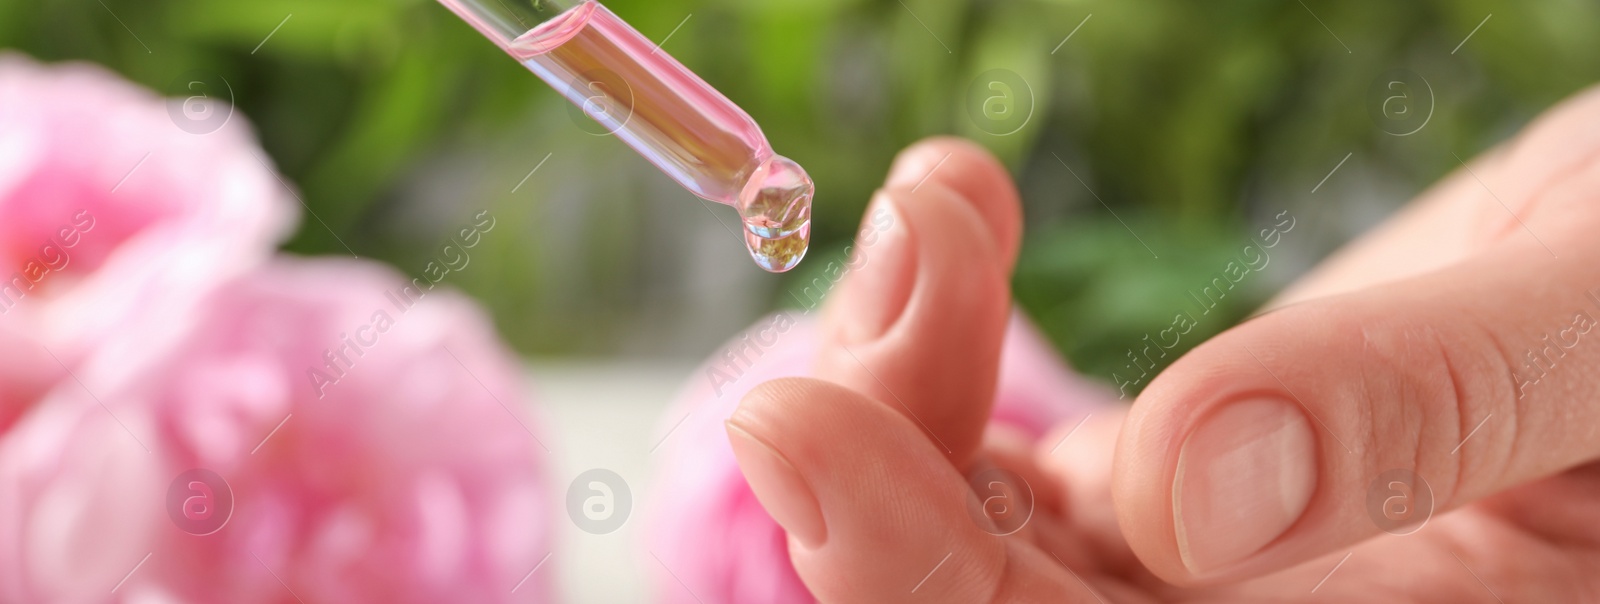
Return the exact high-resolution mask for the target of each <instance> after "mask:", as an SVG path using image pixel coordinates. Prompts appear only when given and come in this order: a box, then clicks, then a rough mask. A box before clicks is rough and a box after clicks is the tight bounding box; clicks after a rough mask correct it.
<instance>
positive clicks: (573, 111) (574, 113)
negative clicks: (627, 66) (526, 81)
mask: <svg viewBox="0 0 1600 604" xmlns="http://www.w3.org/2000/svg"><path fill="white" fill-rule="evenodd" d="M566 95H567V100H569V101H572V104H571V105H569V106H568V107H567V115H568V116H569V117H571V118H572V123H574V124H577V125H578V129H580V130H583V131H584V132H588V133H589V134H593V135H595V136H605V135H608V134H614V133H615V132H616V131H618V130H621V129H622V128H623V127H624V126H627V125H628V121H629V120H632V119H633V103H634V96H633V85H631V84H629V83H628V81H627V80H625V79H623V78H622V76H620V75H617V74H616V72H613V71H611V70H609V69H591V70H589V71H585V72H583V73H581V74H578V76H577V77H574V78H573V79H572V81H571V82H569V83H568V90H567V93H566Z"/></svg>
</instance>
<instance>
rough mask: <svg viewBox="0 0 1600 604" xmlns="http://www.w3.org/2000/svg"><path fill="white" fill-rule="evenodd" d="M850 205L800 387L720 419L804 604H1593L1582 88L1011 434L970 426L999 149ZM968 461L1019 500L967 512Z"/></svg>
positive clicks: (931, 165) (1599, 505)
mask: <svg viewBox="0 0 1600 604" xmlns="http://www.w3.org/2000/svg"><path fill="white" fill-rule="evenodd" d="M879 208H881V209H883V210H885V211H889V212H892V213H893V215H894V216H895V218H896V220H895V221H894V225H895V226H894V227H893V228H891V229H889V230H888V231H887V232H882V233H879V234H878V236H877V238H876V240H875V241H873V242H871V244H870V245H868V244H866V243H865V242H863V243H862V244H860V245H858V246H857V249H856V252H855V253H856V254H858V257H857V258H856V259H855V260H854V261H853V262H852V266H855V267H858V269H856V270H852V271H851V272H850V273H849V274H848V275H847V276H846V277H845V279H844V281H843V282H842V283H841V284H840V286H839V288H838V289H837V290H836V292H835V293H834V295H833V296H832V297H831V298H830V299H829V300H828V301H827V309H826V311H825V314H824V321H825V327H824V336H823V337H824V346H823V350H822V352H821V353H820V358H819V359H818V364H817V367H818V372H817V376H818V379H789V380H779V381H775V382H770V383H767V384H764V385H763V386H761V387H759V388H757V389H756V390H755V391H754V392H752V393H751V394H750V395H749V396H748V397H747V398H745V400H744V401H743V402H742V404H741V406H740V408H739V410H738V411H737V412H736V413H735V414H734V415H733V416H732V418H731V419H730V420H729V421H728V423H727V430H728V434H729V438H730V439H731V442H732V444H733V448H734V452H735V454H736V455H737V457H738V459H739V464H740V468H741V469H742V470H743V472H744V474H745V476H746V477H747V479H748V480H749V481H750V483H751V485H752V487H753V489H754V490H755V493H756V495H757V497H758V498H759V499H760V501H761V503H762V504H763V505H764V506H765V507H766V508H767V510H768V511H769V512H770V513H771V514H772V516H773V517H774V519H776V520H777V521H778V522H779V523H780V524H781V525H782V526H783V527H784V529H785V530H786V531H787V532H788V535H789V537H788V538H789V550H790V554H791V558H792V560H793V563H794V565H795V568H796V570H797V571H798V572H799V574H800V576H801V578H802V579H803V580H804V581H805V583H806V585H807V586H808V587H809V588H810V589H811V591H812V593H813V594H815V595H816V597H817V598H818V599H820V600H821V601H823V602H874V603H876V602H910V601H917V602H953V603H955V602H959V603H973V602H978V603H986V602H1104V603H1118V604H1120V603H1142V602H1219V603H1220V602H1283V601H1315V602H1347V601H1362V602H1368V601H1370V602H1497V601H1499V602H1575V601H1590V602H1593V601H1600V523H1596V522H1595V519H1596V518H1600V466H1597V465H1596V464H1595V463H1594V461H1595V460H1596V459H1597V458H1600V400H1597V398H1596V397H1597V393H1600V388H1597V385H1600V341H1596V340H1600V334H1595V333H1591V331H1592V329H1591V328H1592V327H1594V326H1595V325H1596V321H1595V320H1594V319H1593V317H1600V88H1596V89H1593V90H1590V91H1588V92H1586V93H1583V94H1581V95H1579V96H1577V97H1574V98H1573V99H1571V100H1569V101H1566V102H1565V103H1564V104H1562V105H1561V106H1559V107H1557V108H1555V109H1553V110H1551V111H1550V112H1548V113H1547V114H1546V115H1545V116H1543V117H1541V118H1540V119H1539V120H1537V121H1536V122H1535V123H1534V124H1532V125H1531V126H1529V127H1528V128H1527V129H1526V130H1525V131H1524V132H1523V133H1521V134H1520V135H1518V137H1517V138H1515V139H1514V140H1512V141H1510V142H1509V143H1507V144H1505V145H1502V146H1501V147H1500V148H1498V149H1496V150H1494V151H1491V152H1489V153H1488V154H1486V155H1484V156H1483V157H1480V158H1478V159H1477V160H1475V161H1473V162H1472V163H1470V164H1464V165H1463V167H1462V169H1460V170H1458V171H1457V172H1456V173H1455V174H1453V175H1452V176H1450V177H1448V178H1446V179H1445V180H1444V181H1442V182H1441V183H1440V184H1439V185H1437V186H1435V187H1434V188H1433V189H1431V190H1430V191H1428V192H1426V193H1424V194H1423V195H1422V196H1421V197H1420V198H1419V199H1418V200H1416V201H1415V202H1414V203H1412V204H1410V205H1409V206H1408V207H1407V208H1405V209H1404V210H1402V211H1401V212H1400V213H1399V214H1397V215H1396V216H1395V217H1393V218H1392V219H1391V220H1389V221H1388V222H1387V223H1385V224H1383V225H1381V226H1380V227H1378V228H1377V229H1375V230H1374V231H1372V232H1371V233H1369V234H1368V235H1366V236H1364V237H1363V238H1362V239H1360V240H1358V241H1356V242H1354V243H1352V244H1351V245H1349V246H1348V247H1346V248H1345V249H1344V250H1342V251H1340V252H1339V253H1337V254H1336V255H1334V256H1333V257H1332V258H1330V259H1329V260H1327V261H1326V262H1325V263H1323V264H1322V265H1321V266H1320V267H1319V268H1317V269H1316V270H1315V271H1313V272H1312V273H1311V274H1310V275H1308V276H1306V277H1305V278H1304V279H1303V280H1301V281H1300V282H1298V283H1297V284H1295V285H1294V286H1292V287H1291V288H1289V289H1288V290H1287V291H1286V292H1284V293H1283V294H1282V295H1281V296H1280V297H1279V298H1278V299H1276V300H1274V301H1273V302H1272V303H1271V304H1269V305H1268V307H1267V309H1266V310H1264V311H1263V312H1262V313H1261V314H1258V315H1257V316H1255V317H1253V318H1252V319H1250V320H1248V321H1246V322H1244V323H1243V324H1241V325H1239V326H1236V327H1234V328H1233V329H1231V330H1229V331H1227V332H1225V333H1223V334H1221V335H1219V336H1217V337H1215V338H1213V339H1211V340H1209V341H1207V342H1205V343H1203V344H1201V345H1200V346H1199V347H1197V348H1196V349H1194V350H1193V351H1191V352H1190V353H1189V354H1187V355H1185V356H1184V357H1183V358H1181V359H1178V360H1177V361H1175V362H1174V363H1173V364H1172V365H1171V366H1170V367H1169V368H1167V369H1166V370H1165V371H1164V372H1162V373H1161V375H1160V376H1158V377H1157V378H1156V379H1155V380H1154V381H1153V382H1152V383H1151V384H1150V385H1149V387H1148V388H1147V389H1146V390H1145V391H1144V392H1143V393H1142V394H1141V395H1140V396H1139V398H1138V400H1137V401H1136V402H1135V403H1134V404H1133V405H1132V406H1131V407H1130V408H1117V407H1111V408H1108V409H1107V410H1105V411H1102V412H1098V413H1096V414H1095V415H1093V416H1091V417H1090V418H1089V419H1088V420H1086V421H1085V422H1084V424H1083V425H1081V426H1075V428H1076V431H1070V430H1071V429H1072V428H1074V426H1062V427H1060V428H1059V429H1058V430H1057V432H1056V433H1055V434H1052V435H1048V436H1046V437H1045V438H1044V439H1042V440H1040V441H1039V442H1038V443H1037V444H1022V443H1021V442H1019V441H1018V440H1017V439H1015V438H1013V437H1008V436H1007V435H1005V434H1000V433H997V432H993V431H990V432H989V433H986V432H985V427H984V426H985V424H986V421H985V420H986V418H987V417H988V415H989V411H990V405H991V398H992V396H993V391H994V385H995V379H996V375H997V365H998V354H999V350H1000V344H1001V334H1002V333H1003V332H1004V330H1005V323H1006V317H1007V313H1009V312H1010V308H1011V299H1010V292H1009V288H1008V282H1009V277H1010V272H1011V269H1012V267H1013V264H1014V262H1015V260H1016V255H1017V251H1018V245H1019V240H1020V237H1021V226H1020V225H1021V217H1020V208H1019V202H1018V198H1017V192H1016V189H1015V188H1014V186H1013V185H1012V183H1011V181H1010V179H1009V177H1008V176H1007V173H1006V171H1005V170H1004V168H1003V167H1002V166H1001V165H1000V164H999V163H998V162H996V161H995V160H994V159H993V158H992V157H990V156H989V155H988V154H987V153H986V152H984V151H983V150H981V149H980V148H979V147H977V146H976V145H974V144H971V143H967V142H964V141H960V140H956V139H934V140H929V141H924V142H922V143H919V144H917V145H915V146H913V147H911V148H910V149H908V150H906V151H905V152H903V153H902V154H901V156H900V157H899V158H898V159H897V160H896V162H895V164H894V166H893V168H892V170H891V174H890V176H889V179H888V182H887V184H886V185H885V186H884V188H883V189H882V190H881V191H880V192H878V193H877V194H876V195H875V197H874V199H873V201H872V208H869V210H868V216H872V215H874V213H875V212H876V211H877V209H879ZM1069 436H1070V438H1068V437H1069ZM1062 438H1066V440H1065V441H1061V440H1060V439H1062ZM1058 443H1059V444H1058ZM995 465H998V466H1000V467H1005V468H1008V469H1011V470H1012V471H1014V472H1016V473H1017V475H1019V476H1021V477H1022V478H1023V479H1024V480H1026V481H1027V482H1028V484H1029V486H1030V487H1031V489H1032V491H1033V492H1034V493H1035V509H1034V510H1033V514H1032V516H1031V517H1030V519H1029V521H1028V522H1027V524H1026V525H1025V526H1024V527H1023V528H1022V530H1020V531H1017V532H1016V533H1014V534H1010V535H1006V536H996V535H994V534H991V533H992V532H993V531H992V530H986V527H985V526H983V525H982V524H981V522H980V521H979V520H980V519H975V518H974V517H973V516H972V515H971V514H969V504H970V503H971V500H972V498H973V497H974V494H973V489H972V487H970V486H969V485H968V478H969V477H970V476H972V475H973V473H974V472H976V471H977V470H978V469H980V468H985V467H993V466H995ZM1395 470H1401V471H1405V472H1410V473H1412V474H1411V475H1414V476H1417V477H1420V479H1421V482H1411V483H1408V485H1409V486H1408V488H1410V489H1416V490H1417V491H1422V490H1423V489H1426V491H1425V493H1426V494H1431V505H1430V507H1429V508H1428V509H1429V510H1430V511H1431V513H1429V514H1422V515H1421V517H1422V518H1427V519H1428V520H1427V522H1425V523H1423V524H1421V525H1420V527H1418V526H1416V525H1412V526H1409V527H1406V528H1405V529H1404V530H1393V527H1385V526H1381V525H1380V521H1382V520H1383V518H1382V517H1381V516H1377V515H1375V513H1374V509H1375V508H1374V506H1373V501H1377V502H1378V503H1379V505H1380V506H1381V505H1387V504H1389V503H1392V501H1391V500H1389V499H1387V498H1386V495H1388V494H1389V490H1388V489H1391V488H1392V487H1393V486H1394V485H1392V484H1390V483H1386V482H1385V481H1386V479H1385V478H1384V477H1386V476H1392V474H1390V472H1391V471H1395ZM1421 483H1426V487H1423V486H1421ZM1375 493H1376V494H1377V497H1376V499H1374V494H1375ZM1405 495H1406V496H1408V497H1410V498H1411V499H1408V500H1407V501H1408V502H1410V503H1414V504H1417V505H1421V503H1422V502H1424V501H1425V500H1426V498H1424V497H1422V495H1419V494H1418V493H1405ZM987 528H989V529H992V528H993V527H992V526H991V527H987ZM1386 528H1388V529H1390V532H1385V529H1386ZM1396 533H1401V534H1396Z"/></svg>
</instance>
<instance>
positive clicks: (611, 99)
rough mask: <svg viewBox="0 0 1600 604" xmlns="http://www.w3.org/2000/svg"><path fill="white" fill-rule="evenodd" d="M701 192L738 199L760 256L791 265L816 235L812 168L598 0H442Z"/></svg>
mask: <svg viewBox="0 0 1600 604" xmlns="http://www.w3.org/2000/svg"><path fill="white" fill-rule="evenodd" d="M439 2H440V3H441V4H444V5H445V6H446V7H448V8H449V9H450V10H451V11H453V12H455V14H456V15H458V16H460V17H461V18H462V19H464V20H466V21H467V23H470V24H471V25H472V26H473V27H474V28H476V29H477V30H478V31H479V32H480V33H482V34H483V35H484V36H485V37H487V38H489V39H490V40H492V41H494V43H495V44H498V45H499V46H500V47H501V48H502V49H504V50H505V51H506V52H507V53H510V55H511V56H512V57H514V58H516V59H517V60H518V61H521V62H522V64H523V65H525V66H527V68H528V69H530V70H532V71H533V72H534V73H535V74H538V76H539V77H540V78H541V79H543V80H544V81H545V82H546V83H548V84H549V85H550V86H552V87H554V88H555V89H556V90H558V91H560V92H561V94H562V95H563V96H565V97H567V100H569V101H572V102H573V103H574V104H577V105H578V106H579V107H581V108H582V109H583V111H584V113H586V114H587V115H588V116H589V117H590V118H593V119H594V120H595V121H596V122H598V123H599V124H600V125H601V126H602V127H604V128H605V129H606V131H607V132H611V133H614V134H616V135H617V137H618V138H621V139H622V140H623V142H626V143H627V144H628V146H630V147H633V149H634V150H635V151H638V152H639V154H640V155H643V156H644V157H645V159H647V160H649V161H650V163H652V164H655V166H656V167H657V168H660V169H661V171H662V172H665V173H666V174H667V175H668V176H671V177H672V179H673V180H676V181H678V183H679V184H681V185H683V186H684V188H686V189H688V190H689V191H690V192H692V193H694V194H695V195H698V196H700V197H702V198H704V199H708V200H711V201H715V202H718V203H723V204H727V205H730V206H733V207H734V209H736V210H738V211H739V217H740V218H741V219H742V222H743V223H744V239H745V245H746V247H748V248H749V249H750V257H751V258H753V259H754V260H755V261H756V264H758V265H760V266H761V268H764V269H766V270H768V271H772V272H784V271H787V270H789V269H791V268H794V267H795V265H797V264H799V263H800V259H801V258H803V257H805V253H806V247H807V244H808V243H809V242H810V239H811V197H812V194H813V192H814V189H813V186H812V182H811V178H810V177H809V176H807V175H806V172H805V170H803V169H801V168H800V165H799V164H796V163H794V162H793V161H791V160H789V159H788V158H785V157H783V156H780V155H777V154H775V153H773V151H772V145H771V144H769V143H768V142H767V138H766V136H765V135H763V134H762V133H761V128H760V127H759V126H757V125H756V123H755V120H752V119H750V115H749V114H747V113H745V112H744V110H742V109H740V108H739V107H738V106H737V105H734V104H733V102H732V101H729V100H728V99H727V97H725V96H723V95H722V93H720V92H717V91H716V89H714V88H712V87H711V85H709V84H707V83H706V82H705V80H702V79H700V77H699V76H697V75H695V74H694V73H693V72H691V71H689V69H688V68H686V67H684V66H683V64H681V63H679V62H678V61H677V60H676V59H673V58H672V57H671V56H669V55H668V54H667V53H666V52H665V51H663V50H661V48H660V47H659V46H657V45H656V44H655V43H653V42H651V41H650V40H649V39H648V38H645V37H644V36H643V35H641V34H640V33H639V32H638V31H636V30H634V29H633V27H631V26H629V25H628V24H627V23H625V22H623V21H622V19H620V18H618V17H617V16H616V15H615V14H613V13H612V12H611V11H610V10H608V9H606V7H604V6H601V5H600V4H599V3H598V2H595V1H594V0H553V1H552V0H439Z"/></svg>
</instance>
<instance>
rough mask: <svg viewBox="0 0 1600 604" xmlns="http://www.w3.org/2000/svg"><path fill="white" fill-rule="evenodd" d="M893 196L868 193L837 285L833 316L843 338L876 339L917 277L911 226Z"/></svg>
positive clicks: (891, 321) (902, 309)
mask: <svg viewBox="0 0 1600 604" xmlns="http://www.w3.org/2000/svg"><path fill="white" fill-rule="evenodd" d="M897 203H898V202H897V201H896V198H895V197H894V196H893V195H891V194H889V193H885V192H883V191H879V192H878V193H877V194H876V195H874V196H873V200H872V203H871V204H869V205H868V206H867V215H866V218H865V219H863V220H862V223H861V231H860V232H859V233H857V236H856V241H855V244H854V249H853V250H851V254H850V263H849V266H848V267H847V268H848V269H849V272H850V274H849V275H848V277H847V278H846V279H845V284H844V286H843V287H842V288H841V290H843V291H841V292H840V297H841V298H843V299H842V300H840V301H839V303H838V304H837V306H840V309H835V310H834V311H832V312H834V313H835V315H834V317H833V318H834V321H833V323H834V324H835V325H838V326H839V327H840V328H841V330H842V331H843V335H844V337H845V341H846V342H870V341H874V340H877V339H878V338H879V337H881V336H882V335H883V334H884V332H887V331H888V330H889V327H890V326H892V325H894V323H895V321H898V320H899V319H900V315H902V314H904V313H905V308H906V305H907V304H908V303H909V302H910V300H911V290H912V289H914V287H915V285H916V282H917V252H916V249H915V245H914V243H913V242H912V238H911V225H910V224H908V223H906V221H905V218H904V216H905V214H904V213H903V212H901V211H899V208H898V205H897Z"/></svg>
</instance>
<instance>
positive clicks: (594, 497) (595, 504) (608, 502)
mask: <svg viewBox="0 0 1600 604" xmlns="http://www.w3.org/2000/svg"><path fill="white" fill-rule="evenodd" d="M632 511H633V492H632V491H630V490H629V489H628V481H626V480H623V479H622V477H621V476H618V475H617V473H616V472H612V471H611V470H606V469H603V468H595V469H593V470H589V471H586V472H584V473H582V474H579V475H578V477H577V478H574V479H572V485H571V486H569V487H567V516H569V517H571V518H572V523H573V524H576V525H578V528H579V529H582V530H583V532H586V533H590V534H593V535H604V534H606V533H610V532H612V531H615V530H617V529H619V528H622V525H623V523H625V522H627V521H628V514H629V513H630V512H632Z"/></svg>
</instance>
